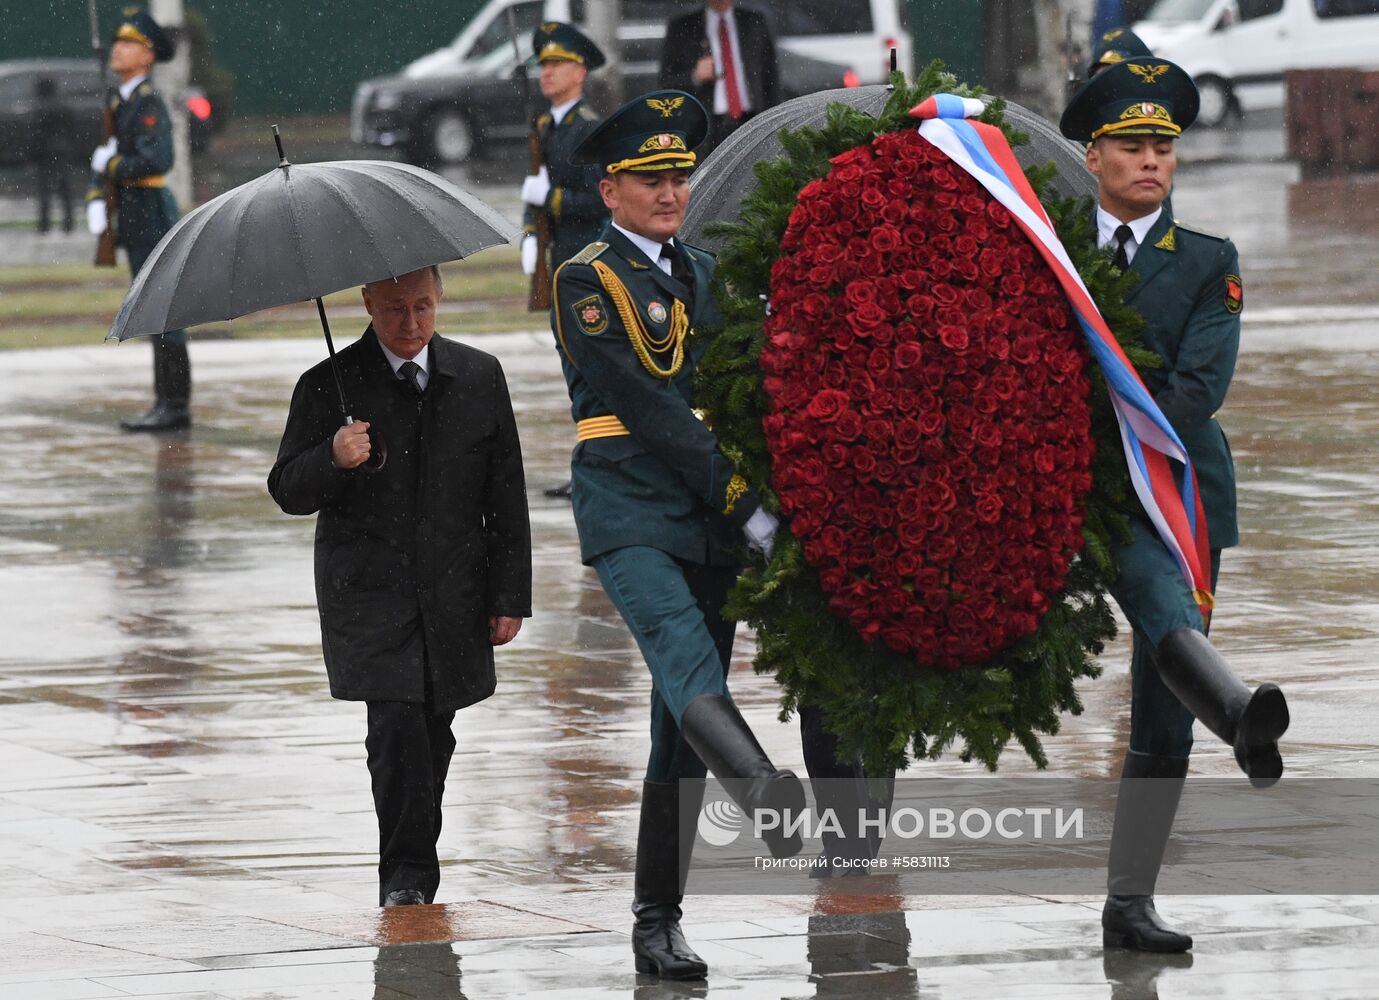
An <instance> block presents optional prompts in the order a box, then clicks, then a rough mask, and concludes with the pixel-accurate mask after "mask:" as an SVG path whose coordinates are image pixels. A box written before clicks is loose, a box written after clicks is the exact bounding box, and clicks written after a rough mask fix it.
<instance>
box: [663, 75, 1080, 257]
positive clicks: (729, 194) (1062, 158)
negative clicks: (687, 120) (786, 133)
mask: <svg viewBox="0 0 1379 1000" xmlns="http://www.w3.org/2000/svg"><path fill="white" fill-rule="evenodd" d="M890 96H891V90H890V88H889V87H887V86H885V85H884V84H874V85H872V86H869V87H850V88H847V89H845V90H825V91H821V92H819V93H817V94H806V95H805V96H803V97H797V98H795V99H794V100H791V101H786V102H785V103H784V104H778V105H776V106H775V107H773V108H768V109H767V110H765V111H763V112H762V113H761V114H759V115H757V116H756V117H754V118H752V119H751V120H750V121H748V122H747V123H746V124H745V125H743V126H742V127H741V128H740V129H738V130H737V131H736V132H734V133H733V134H732V135H730V136H729V137H728V138H727V139H726V140H724V142H723V145H721V146H719V147H718V148H717V149H715V150H714V151H713V153H712V154H711V155H710V156H709V158H708V159H707V160H705V161H704V165H703V166H702V167H700V168H699V169H698V170H696V171H695V173H694V177H693V179H692V181H691V189H690V190H691V192H692V195H691V197H690V205H689V211H688V212H686V213H685V221H684V224H683V225H682V226H681V227H680V235H681V236H682V237H684V239H685V240H686V241H688V242H690V243H693V244H695V245H697V246H704V247H708V248H709V249H711V250H717V249H719V243H720V241H719V240H718V239H716V238H714V237H711V236H706V235H705V234H704V228H705V227H706V226H707V225H708V224H709V223H710V222H713V221H715V220H719V219H726V220H732V219H736V218H737V216H738V208H739V206H740V205H741V204H742V199H743V198H744V197H746V195H747V193H748V192H749V191H751V190H752V189H753V188H754V187H755V186H756V175H755V174H753V173H752V167H753V166H755V165H756V164H757V163H758V162H761V161H769V160H772V159H774V158H775V157H777V156H779V155H780V154H781V152H782V149H783V147H782V146H781V142H780V137H779V135H778V133H779V132H780V130H781V129H783V128H791V129H795V128H800V127H801V126H803V125H810V126H813V127H815V128H822V127H823V125H824V123H825V118H826V116H827V114H828V106H829V105H830V104H847V105H850V106H852V107H854V108H858V109H859V110H862V111H865V112H867V113H868V114H873V115H874V114H879V113H880V111H881V108H882V107H883V106H884V105H885V103H886V101H887V99H888V98H889V97H890ZM1006 121H1007V122H1009V123H1010V124H1011V125H1013V126H1014V127H1015V128H1017V129H1019V130H1020V131H1022V132H1026V133H1028V134H1029V137H1030V141H1029V143H1028V144H1027V145H1024V146H1016V147H1015V158H1016V159H1017V160H1018V161H1019V162H1020V165H1021V166H1022V167H1028V166H1030V165H1032V164H1044V163H1048V162H1049V161H1050V160H1052V161H1053V162H1054V163H1055V164H1056V165H1057V167H1058V175H1057V176H1056V177H1055V178H1054V180H1053V186H1054V190H1056V191H1057V192H1058V193H1059V194H1060V195H1063V196H1064V197H1067V196H1078V197H1081V196H1084V195H1085V196H1090V197H1094V196H1095V195H1096V190H1097V189H1096V181H1095V180H1094V179H1093V177H1092V175H1091V174H1089V173H1088V172H1087V163H1086V156H1085V155H1084V153H1083V151H1082V150H1081V148H1079V147H1078V146H1076V145H1074V144H1073V143H1071V142H1069V141H1068V140H1067V139H1064V138H1063V136H1062V135H1061V134H1060V133H1059V131H1058V128H1057V127H1056V126H1055V125H1054V124H1052V123H1051V122H1048V121H1046V120H1045V119H1043V118H1041V117H1039V116H1038V115H1036V114H1035V113H1034V112H1033V111H1030V110H1029V109H1028V108H1023V107H1021V106H1020V105H1018V104H1015V103H1013V102H1007V103H1006ZM916 127H918V123H916Z"/></svg>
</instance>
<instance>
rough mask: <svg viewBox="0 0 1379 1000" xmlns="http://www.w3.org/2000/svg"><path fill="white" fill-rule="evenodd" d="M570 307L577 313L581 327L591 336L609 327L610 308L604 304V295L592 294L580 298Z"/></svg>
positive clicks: (576, 317) (576, 316)
mask: <svg viewBox="0 0 1379 1000" xmlns="http://www.w3.org/2000/svg"><path fill="white" fill-rule="evenodd" d="M570 308H571V309H572V310H573V312H574V314H575V319H576V320H577V321H578V323H579V328H580V329H581V330H583V331H584V332H585V333H586V334H588V335H589V336H591V337H593V336H597V335H598V334H600V333H602V332H603V331H604V330H606V329H608V309H607V307H606V306H604V304H603V298H602V296H599V295H590V296H588V297H587V298H583V299H580V300H579V301H578V302H576V303H575V304H574V305H573V306H571V307H570Z"/></svg>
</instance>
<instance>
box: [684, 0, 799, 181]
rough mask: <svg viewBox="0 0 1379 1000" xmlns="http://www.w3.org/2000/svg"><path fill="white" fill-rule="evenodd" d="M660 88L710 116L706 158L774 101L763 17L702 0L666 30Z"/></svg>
mask: <svg viewBox="0 0 1379 1000" xmlns="http://www.w3.org/2000/svg"><path fill="white" fill-rule="evenodd" d="M660 82H661V86H662V87H672V88H676V89H679V90H688V91H690V92H692V93H693V94H695V95H696V96H697V97H698V98H699V100H700V101H701V102H702V103H703V104H704V106H705V107H707V108H708V109H709V110H710V112H711V113H712V119H711V122H712V124H711V127H710V128H709V135H708V141H707V143H706V145H704V146H702V147H701V148H700V150H699V154H700V158H701V159H703V158H704V157H705V156H708V155H709V153H711V152H712V151H713V150H714V149H715V148H717V147H718V145H719V144H720V143H722V142H723V140H724V139H726V138H727V137H728V136H729V135H731V134H732V133H733V131H734V130H735V129H737V128H738V127H739V126H740V125H741V124H742V123H743V122H745V121H747V120H748V119H749V118H751V117H752V116H753V115H755V114H759V113H761V112H762V111H764V110H766V109H767V108H769V107H771V106H772V105H773V104H776V103H778V102H779V101H780V71H779V69H778V68H777V65H776V42H775V39H774V38H772V37H771V28H770V25H768V24H767V22H766V17H765V16H764V15H763V14H762V13H761V12H760V11H756V10H752V9H751V8H750V7H739V6H737V5H736V4H735V3H734V2H733V0H706V2H705V4H704V6H703V7H700V8H699V9H698V10H696V11H692V12H690V13H688V14H681V15H680V16H679V17H676V18H674V19H672V20H671V22H670V23H669V24H668V25H667V26H666V37H665V42H664V44H663V46H662V48H661V81H660Z"/></svg>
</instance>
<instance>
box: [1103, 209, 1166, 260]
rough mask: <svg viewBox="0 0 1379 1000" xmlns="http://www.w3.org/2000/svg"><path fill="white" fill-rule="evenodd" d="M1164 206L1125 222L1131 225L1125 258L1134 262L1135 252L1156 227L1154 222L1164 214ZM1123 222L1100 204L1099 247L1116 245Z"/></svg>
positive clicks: (1126, 242)
mask: <svg viewBox="0 0 1379 1000" xmlns="http://www.w3.org/2000/svg"><path fill="white" fill-rule="evenodd" d="M1163 211H1164V208H1163V206H1162V205H1160V206H1159V207H1158V208H1156V209H1154V211H1152V212H1150V213H1149V214H1148V215H1142V216H1140V217H1139V218H1138V219H1132V220H1130V221H1129V222H1126V223H1124V225H1127V226H1129V227H1130V233H1131V237H1130V239H1128V240H1126V241H1125V259H1126V260H1127V261H1130V262H1131V263H1134V260H1135V252H1136V251H1137V250H1139V248H1140V244H1141V243H1143V242H1144V238H1145V237H1146V236H1148V235H1149V230H1151V229H1153V228H1154V223H1156V222H1158V221H1159V216H1160V215H1162V214H1163ZM1121 225H1122V223H1121V221H1120V220H1119V219H1117V218H1116V217H1115V216H1114V215H1112V214H1111V213H1110V212H1108V211H1106V209H1104V208H1102V207H1101V206H1100V205H1098V206H1097V210H1096V245H1097V246H1099V247H1103V248H1104V247H1109V246H1115V243H1116V230H1117V229H1119V228H1120V227H1121Z"/></svg>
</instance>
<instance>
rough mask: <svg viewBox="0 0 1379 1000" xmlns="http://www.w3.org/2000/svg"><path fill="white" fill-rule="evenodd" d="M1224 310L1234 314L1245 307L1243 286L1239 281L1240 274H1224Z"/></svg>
mask: <svg viewBox="0 0 1379 1000" xmlns="http://www.w3.org/2000/svg"><path fill="white" fill-rule="evenodd" d="M1224 304H1225V306H1226V312H1228V313H1230V314H1231V315H1235V314H1237V313H1239V312H1240V310H1241V309H1244V308H1245V286H1244V284H1242V283H1241V281H1240V275H1238V274H1228V275H1226V298H1225V300H1224Z"/></svg>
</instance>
